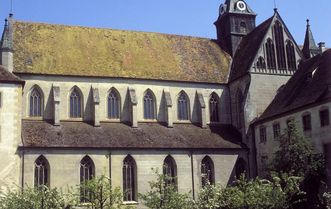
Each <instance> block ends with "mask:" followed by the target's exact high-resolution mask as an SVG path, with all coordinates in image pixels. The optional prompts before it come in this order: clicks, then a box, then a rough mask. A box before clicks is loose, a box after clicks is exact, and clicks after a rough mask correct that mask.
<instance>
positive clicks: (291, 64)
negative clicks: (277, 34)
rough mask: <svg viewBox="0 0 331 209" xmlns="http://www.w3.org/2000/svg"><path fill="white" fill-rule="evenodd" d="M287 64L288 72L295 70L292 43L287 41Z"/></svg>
mask: <svg viewBox="0 0 331 209" xmlns="http://www.w3.org/2000/svg"><path fill="white" fill-rule="evenodd" d="M286 54H287V64H288V69H289V70H296V69H297V65H296V59H295V50H294V45H293V43H292V42H291V41H290V40H288V41H287V43H286Z"/></svg>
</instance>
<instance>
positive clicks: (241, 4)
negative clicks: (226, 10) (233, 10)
mask: <svg viewBox="0 0 331 209" xmlns="http://www.w3.org/2000/svg"><path fill="white" fill-rule="evenodd" d="M236 5H237V8H238V9H239V10H240V11H244V10H246V4H245V2H243V1H238V2H237V4H236Z"/></svg>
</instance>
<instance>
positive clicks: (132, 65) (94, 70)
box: [13, 21, 231, 83]
mask: <svg viewBox="0 0 331 209" xmlns="http://www.w3.org/2000/svg"><path fill="white" fill-rule="evenodd" d="M13 31H14V36H13V44H14V53H15V54H14V69H15V70H14V72H16V73H32V74H51V75H73V76H100V77H124V78H141V79H158V80H175V81H192V82H208V83H225V82H227V77H228V73H229V65H230V59H231V58H230V56H229V55H228V54H226V52H224V51H222V50H221V49H220V47H219V46H218V45H217V44H216V43H215V42H214V41H213V40H210V39H204V38H194V37H188V36H177V35H166V34H158V33H146V32H133V31H121V30H110V29H97V28H87V27H78V26H64V25H51V24H42V23H27V22H20V21H14V23H13Z"/></svg>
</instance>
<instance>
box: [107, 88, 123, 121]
mask: <svg viewBox="0 0 331 209" xmlns="http://www.w3.org/2000/svg"><path fill="white" fill-rule="evenodd" d="M120 106H121V100H120V96H119V94H118V93H117V91H116V90H115V89H112V90H111V91H110V93H109V94H108V118H109V119H119V118H120Z"/></svg>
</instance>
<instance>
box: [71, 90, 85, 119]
mask: <svg viewBox="0 0 331 209" xmlns="http://www.w3.org/2000/svg"><path fill="white" fill-rule="evenodd" d="M69 103H70V117H71V118H81V117H82V109H83V108H82V107H83V105H82V96H81V93H80V90H79V89H78V88H77V87H74V89H73V90H72V92H71V94H70V101H69Z"/></svg>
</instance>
